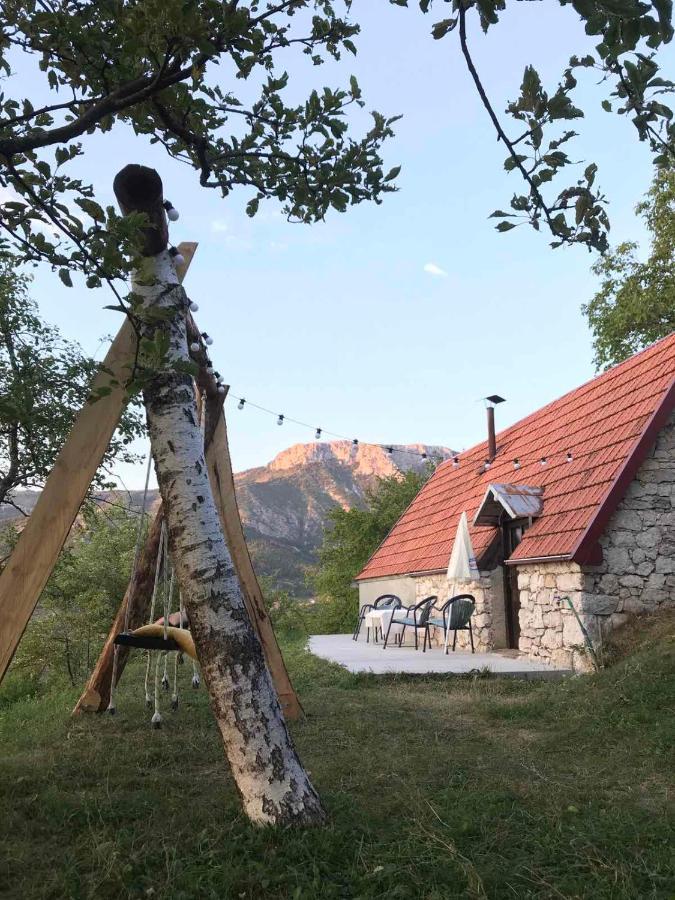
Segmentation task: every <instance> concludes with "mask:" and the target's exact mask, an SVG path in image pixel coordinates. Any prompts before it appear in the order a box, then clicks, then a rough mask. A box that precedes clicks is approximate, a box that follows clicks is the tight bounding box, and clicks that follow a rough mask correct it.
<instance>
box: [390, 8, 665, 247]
mask: <svg viewBox="0 0 675 900" xmlns="http://www.w3.org/2000/svg"><path fill="white" fill-rule="evenodd" d="M390 2H391V3H393V4H395V5H398V6H408V0H390ZM417 2H418V4H419V7H420V9H421V10H422V12H424V13H427V12H430V11H431V10H432V7H434V0H417ZM558 2H559V3H560V5H561V6H570V7H572V11H574V12H576V14H577V15H578V16H579V17H580V18H581V20H582V22H583V24H584V26H585V30H586V33H587V34H588V35H590V36H591V37H593V38H597V40H598V43H597V44H596V46H595V52H594V53H592V54H585V55H584V56H581V57H579V56H577V55H573V56H571V58H570V61H569V66H568V67H567V68H566V69H565V71H564V73H563V75H562V79H561V81H560V84H558V85H557V87H556V88H555V89H554V90H553V91H552V92H547V91H546V90H545V89H544V87H543V86H542V83H541V78H540V77H539V74H538V72H537V71H536V70H535V69H534V68H533V67H532V66H530V65H528V66H526V68H525V72H524V75H523V80H522V84H521V87H520V95H519V96H518V98H517V100H515V101H513V102H511V103H509V104H508V106H507V108H506V113H507V115H508V116H510V117H511V119H513V120H515V122H516V123H517V125H518V129H517V130H516V131H515V132H514V134H513V135H509V134H507V127H506V125H505V124H504V123H503V121H502V120H501V119H500V117H499V116H498V115H497V113H496V112H495V109H494V106H493V104H492V102H491V101H490V99H489V97H488V96H487V93H486V91H485V88H484V86H483V84H482V81H481V78H480V75H479V73H478V71H477V69H476V66H475V64H474V61H473V58H472V55H471V51H470V47H469V41H468V38H467V18H468V16H469V15H472V14H474V15H475V16H476V17H477V19H478V21H479V23H480V26H481V28H482V30H483V31H484V32H487V31H488V30H489V29H490V28H491V27H493V26H495V25H496V24H497V23H498V22H499V15H500V13H502V12H503V11H504V9H505V7H506V0H453V2H452V13H453V14H452V15H451V16H449V17H446V18H443V19H441V20H439V21H438V22H436V23H435V24H434V26H433V28H432V35H433V37H434V38H435V39H436V40H441V39H443V38H445V37H446V36H447V35H450V34H451V33H453V32H457V33H458V35H459V43H460V48H461V52H462V54H463V56H464V59H465V61H466V65H467V68H468V70H469V73H470V75H471V78H472V80H473V82H474V85H475V88H476V90H477V92H478V94H479V96H480V99H481V101H482V103H483V105H484V107H485V109H486V110H487V113H488V115H489V116H490V119H491V121H492V123H493V125H494V128H495V130H496V132H497V136H498V139H499V140H500V141H501V142H502V143H503V144H504V147H505V148H506V150H507V156H506V159H505V161H504V168H505V169H506V171H507V172H513V171H515V172H517V173H518V174H519V175H520V176H521V178H522V180H523V182H524V186H525V191H524V192H523V193H515V194H514V195H513V198H512V200H511V204H510V209H509V210H507V211H505V210H501V209H498V210H496V211H495V212H494V213H492V217H494V218H498V219H500V222H499V224H498V225H497V230H498V231H510V230H511V229H512V228H515V227H516V226H517V225H520V224H524V223H529V224H530V225H532V226H533V227H534V228H535V229H536V230H539V229H540V228H541V227H542V225H543V226H545V227H547V228H548V230H549V232H550V234H551V235H552V237H553V241H552V246H554V247H558V246H560V245H562V244H574V243H578V244H584V245H586V246H587V247H588V248H589V249H596V250H600V251H601V252H604V251H605V250H606V249H607V246H608V242H607V232H608V231H609V220H608V218H607V213H606V209H605V207H606V198H605V197H604V195H603V194H602V192H601V190H600V189H599V188H598V186H597V185H596V173H597V166H596V165H595V163H592V162H591V163H590V164H585V165H583V167H582V169H581V171H580V172H579V173H578V175H576V176H575V177H574V180H573V181H571V182H568V183H567V184H566V185H565V186H564V187H560V181H561V179H562V178H563V177H565V175H566V174H567V172H568V170H569V168H570V167H574V166H575V165H577V164H576V163H574V162H573V161H572V160H571V159H570V157H569V155H568V153H569V149H568V145H569V142H570V141H571V140H572V139H573V138H574V137H576V136H577V133H576V132H575V131H574V130H573V129H571V128H569V127H568V126H567V125H566V123H567V122H569V121H571V120H573V119H580V118H583V117H584V115H585V113H584V111H583V110H581V109H580V108H578V107H577V106H575V104H574V103H573V101H572V94H573V91H574V89H575V88H576V86H577V72H578V70H579V69H590V70H593V71H594V72H597V73H599V74H600V78H601V81H602V82H603V83H606V84H607V85H608V91H607V97H606V98H605V99H604V100H603V101H602V108H603V109H604V110H605V112H609V113H611V112H616V113H618V114H620V115H625V116H629V117H630V119H631V120H632V122H633V124H634V126H635V128H636V129H637V133H638V137H639V139H640V140H641V141H646V142H648V143H649V145H650V148H651V150H652V153H653V155H654V163H655V165H656V166H657V167H659V168H675V123H674V122H673V110H672V108H671V107H670V106H668V105H667V104H666V102H665V100H666V99H667V98H668V95H670V94H672V93H673V91H674V89H675V84H674V83H673V82H672V81H670V80H668V79H665V78H663V77H662V76H661V75H660V70H659V64H658V62H657V59H656V51H657V50H658V49H659V48H660V47H661V46H662V45H663V44H667V43H669V42H670V41H671V40H672V38H673V23H672V17H673V8H672V7H673V4H672V0H652V2H641V0H558ZM439 5H440V4H439V3H436V6H439ZM568 177H569V176H568Z"/></svg>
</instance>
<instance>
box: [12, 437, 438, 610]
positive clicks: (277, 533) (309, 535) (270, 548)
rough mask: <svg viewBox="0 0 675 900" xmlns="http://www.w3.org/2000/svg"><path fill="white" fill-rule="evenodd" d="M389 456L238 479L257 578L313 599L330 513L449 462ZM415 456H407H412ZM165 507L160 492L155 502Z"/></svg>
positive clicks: (306, 452) (309, 464)
mask: <svg viewBox="0 0 675 900" xmlns="http://www.w3.org/2000/svg"><path fill="white" fill-rule="evenodd" d="M394 447H395V448H396V450H397V451H399V452H395V453H392V454H390V453H389V452H388V451H387V448H386V447H383V446H380V445H378V444H359V445H358V446H354V445H353V444H352V442H351V441H332V442H317V443H313V444H295V445H294V446H292V447H289V448H288V449H287V450H283V451H282V452H281V453H279V454H278V456H276V457H275V458H274V459H273V460H272V461H271V462H270V463H269V464H268V465H267V466H259V467H257V468H255V469H247V470H246V471H244V472H239V473H238V474H235V486H236V491H237V500H238V503H239V508H240V511H241V516H242V520H243V522H244V528H245V531H246V537H247V539H248V541H249V546H250V549H251V555H252V557H253V561H254V564H255V568H256V571H257V573H258V574H259V575H260V576H263V577H265V576H267V577H272V578H274V581H275V583H276V584H278V585H279V586H280V587H284V588H287V589H288V590H290V591H292V592H294V593H296V594H299V595H302V594H306V593H307V588H306V586H305V578H304V570H305V567H306V566H308V565H312V564H313V563H314V562H315V561H316V551H317V549H318V547H319V545H320V544H321V539H322V534H323V527H324V524H325V522H326V515H327V513H328V511H329V510H330V509H331V508H332V507H333V506H335V505H339V506H342V507H344V508H346V509H348V508H351V507H352V506H360V505H362V504H363V502H364V498H365V492H366V490H367V489H368V488H369V487H371V486H373V485H374V484H375V482H376V480H377V478H378V477H379V478H384V477H387V476H390V475H393V474H394V473H396V472H403V471H407V470H410V469H414V470H416V471H422V469H423V468H424V466H425V465H426V464H427V463H426V461H425V460H424V459H423V458H422V456H421V454H422V453H426V454H427V455H428V457H429V459H432V458H434V457H436V458H438V459H448V458H449V457H450V456H451V455H452V451H451V450H450V449H448V448H447V447H433V446H427V445H425V444H408V445H405V446H403V445H394ZM406 451H408V452H406ZM38 496H39V494H38V492H37V491H19V492H17V493H16V494H15V496H14V501H15V502H16V504H17V505H18V506H20V507H21V508H22V509H24V510H25V511H26V512H28V513H30V511H31V510H32V508H33V507H34V505H35V503H36V502H37V498H38ZM97 496H99V497H100V498H101V499H102V500H104V501H108V502H112V503H120V504H130V505H131V506H132V507H135V508H139V507H140V505H141V502H142V498H143V492H142V491H131V492H130V493H128V494H127V493H126V492H118V491H113V492H103V493H100V494H98V495H97ZM156 502H158V494H157V491H153V492H151V496H150V503H151V504H154V503H156ZM20 519H21V516H20V515H19V514H18V513H17V512H16V510H15V509H13V508H12V507H10V506H0V525H2V524H3V523H9V522H11V521H16V522H17V523H19V520H20Z"/></svg>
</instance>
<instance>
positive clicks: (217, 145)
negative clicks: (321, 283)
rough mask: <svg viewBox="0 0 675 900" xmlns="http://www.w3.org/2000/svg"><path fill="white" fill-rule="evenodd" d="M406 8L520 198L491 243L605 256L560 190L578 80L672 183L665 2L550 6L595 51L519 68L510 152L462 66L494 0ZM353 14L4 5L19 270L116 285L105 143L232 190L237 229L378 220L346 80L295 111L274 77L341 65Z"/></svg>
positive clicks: (584, 213)
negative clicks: (468, 92) (269, 211)
mask: <svg viewBox="0 0 675 900" xmlns="http://www.w3.org/2000/svg"><path fill="white" fill-rule="evenodd" d="M409 2H410V3H411V5H412V3H413V2H414V3H415V4H416V5H418V6H419V8H420V10H421V11H422V12H423V13H433V12H435V11H436V10H438V9H439V7H441V6H442V10H443V13H444V14H446V13H447V12H448V11H449V12H450V15H449V16H447V15H446V17H445V18H442V19H440V20H438V21H436V22H435V23H434V24H433V26H432V35H433V37H434V38H435V39H438V40H441V39H447V38H449V37H450V36H451V35H453V34H454V33H456V34H458V39H459V51H460V52H461V54H462V56H463V58H464V60H465V62H466V65H467V68H468V71H469V73H470V76H471V78H472V80H473V83H474V85H475V87H476V90H477V94H478V97H479V99H480V102H481V103H482V104H483V105H484V107H485V109H486V111H487V113H488V115H489V117H490V119H491V121H492V123H493V125H494V127H495V129H496V133H497V136H498V138H499V140H500V141H501V142H502V144H503V145H504V147H505V148H506V150H507V153H508V155H507V158H506V161H505V164H504V167H505V169H506V170H507V172H516V173H517V174H518V175H519V176H520V178H521V179H522V180H523V182H524V185H525V192H524V193H523V192H516V193H515V194H514V196H513V198H512V200H511V204H510V209H508V210H507V211H504V210H496V211H495V212H494V213H493V216H496V217H497V218H499V219H500V221H499V223H498V225H497V228H498V230H500V231H508V230H510V229H512V228H513V227H515V226H516V225H519V224H524V223H529V224H530V225H532V226H533V227H534V228H536V229H539V228H541V227H544V228H546V229H547V230H548V231H549V233H550V234H551V235H552V238H553V240H552V243H553V245H554V246H559V245H561V244H568V243H581V244H584V245H587V246H588V247H589V248H596V249H599V250H604V249H606V247H607V230H608V228H609V221H608V218H607V213H606V208H605V207H606V201H605V198H604V196H603V195H602V193H601V191H600V189H599V188H598V186H597V179H596V174H597V167H596V165H595V163H593V162H590V163H588V164H586V165H584V166H583V168H582V170H581V171H580V172H579V173H576V176H575V178H574V180H573V181H572V182H571V183H568V184H567V185H565V186H563V187H562V188H561V187H560V186H559V185H558V182H559V180H560V178H561V177H562V174H563V172H564V171H566V170H567V169H568V168H569V167H573V166H574V163H573V162H572V158H571V157H570V156H569V155H568V153H569V142H570V141H571V140H572V139H573V138H574V136H575V132H574V131H573V130H571V129H570V128H569V127H568V124H569V122H570V121H572V120H578V119H580V118H582V117H583V115H584V110H582V109H580V108H579V107H578V106H576V105H575V103H574V102H573V99H572V96H573V91H574V88H575V86H576V84H577V77H578V72H579V70H583V69H591V70H592V71H593V72H594V73H597V74H598V75H599V76H600V78H601V79H602V80H604V81H605V82H606V83H607V97H606V99H605V100H604V101H603V106H604V108H605V110H607V111H608V112H612V111H614V112H617V113H619V114H622V115H626V116H630V118H631V119H632V121H633V123H634V124H635V127H636V129H637V133H638V136H639V138H640V140H644V141H647V142H648V143H649V145H650V146H651V148H652V150H653V152H654V157H655V163H656V164H657V165H659V166H671V165H672V164H673V161H674V153H675V150H674V146H673V145H674V137H675V124H673V117H672V110H671V108H670V107H669V106H667V105H666V103H665V100H666V99H667V95H668V94H670V93H672V91H673V83H672V82H671V81H669V80H667V79H665V78H663V77H662V75H661V73H660V71H659V64H658V59H657V52H658V50H659V49H660V48H661V47H662V45H663V44H665V43H668V42H669V41H671V39H672V36H673V27H672V3H671V0H652V2H643V0H558V2H559V3H560V5H561V6H563V7H569V8H570V13H574V14H576V15H577V16H578V17H579V18H580V19H581V21H582V22H583V24H584V26H585V29H586V32H587V33H588V34H589V35H591V36H592V37H594V38H597V41H598V43H597V45H596V51H595V53H593V54H588V53H584V54H583V55H578V54H574V53H572V55H571V56H570V62H569V66H568V67H567V68H566V70H565V71H564V73H563V74H562V78H561V81H560V83H559V84H558V85H557V86H554V87H553V88H548V89H547V88H545V87H544V86H543V84H542V82H541V78H540V76H539V74H538V73H537V72H536V71H535V69H534V68H533V67H532V66H530V65H526V66H525V70H524V76H523V80H522V86H521V91H520V95H519V97H518V98H517V99H516V100H514V101H513V102H512V103H510V104H509V105H508V108H507V115H508V116H510V117H511V118H512V119H513V120H514V121H515V123H516V125H517V126H518V129H517V131H516V132H515V133H513V134H512V135H509V134H507V128H506V126H505V124H504V123H503V122H502V120H501V118H500V116H499V115H498V114H497V112H496V111H495V108H494V104H493V103H492V102H491V101H490V99H489V97H488V96H487V93H486V91H485V89H484V87H483V84H482V82H481V78H480V73H479V72H478V70H477V68H476V65H475V62H474V60H473V57H472V52H471V47H472V44H473V42H474V41H475V40H476V38H475V37H474V36H473V35H472V33H471V29H472V23H475V24H476V25H477V26H480V27H481V28H482V29H483V31H485V32H488V31H489V30H490V29H492V28H494V27H495V26H497V25H498V23H499V19H500V15H501V14H502V13H503V12H504V10H505V8H506V0H453V2H452V4H451V5H450V6H449V7H448V5H447V4H443V5H441V4H440V3H439V2H438V0H389V3H390V4H392V5H395V6H407V5H409ZM386 5H387V4H386V0H382V7H383V10H384V7H385V6H386ZM352 8H353V4H352V0H278V2H271V0H267V2H265V0H225V2H223V0H144V2H142V3H139V2H132V0H22V2H18V0H1V2H0V11H1V13H2V21H3V33H2V40H1V41H0V70H2V71H3V72H4V74H5V75H6V76H7V77H6V79H5V81H4V84H3V91H4V92H3V93H2V94H0V185H1V186H3V187H4V188H6V189H9V190H10V191H11V192H12V193H11V196H10V198H9V199H7V200H6V201H5V202H4V203H3V204H2V216H1V217H0V232H2V234H3V235H4V239H5V240H7V241H9V242H10V243H11V244H12V245H13V246H14V247H15V248H17V249H19V250H20V251H21V252H22V254H23V255H24V257H25V258H26V259H28V260H31V261H34V262H36V261H45V262H47V263H49V264H51V265H52V266H53V267H55V268H56V269H58V271H59V274H60V277H61V278H62V280H63V281H64V282H65V283H66V284H70V283H71V274H70V273H71V270H73V269H79V270H81V271H83V272H85V274H86V278H87V284H88V285H89V286H90V287H97V286H99V285H100V284H101V282H102V281H104V280H109V281H110V280H112V279H114V278H115V277H116V276H119V275H124V274H126V273H127V272H128V270H129V268H130V265H131V259H132V257H133V255H134V248H135V247H136V240H137V235H138V228H139V226H140V225H141V224H142V223H141V221H140V219H142V217H140V218H139V217H138V216H132V217H127V218H126V219H123V218H122V217H120V216H119V215H118V214H117V213H116V212H115V210H114V209H113V208H112V207H109V208H107V209H103V208H102V207H101V205H100V204H99V203H98V202H97V201H96V199H95V196H94V189H93V187H92V185H91V184H87V183H85V182H84V181H82V179H81V178H80V177H79V176H78V170H77V159H78V157H80V156H81V155H82V154H83V153H84V152H85V142H86V138H87V136H89V135H91V134H93V133H95V132H110V131H111V130H112V129H113V128H115V127H118V126H120V125H123V126H126V127H130V128H131V129H133V131H134V132H135V133H136V134H138V135H142V136H144V137H146V138H147V139H148V140H150V141H151V142H153V143H158V144H161V145H162V146H163V147H164V148H165V149H166V152H167V153H168V155H169V156H170V157H171V158H172V159H174V160H176V161H180V162H182V163H185V164H187V165H189V166H191V167H193V168H194V169H195V170H196V172H197V175H198V179H199V183H200V185H202V186H203V187H205V188H211V189H214V190H217V191H218V192H219V193H220V194H222V195H223V196H228V195H229V194H230V193H231V192H232V190H233V189H234V188H235V187H242V188H243V189H244V191H245V194H246V196H247V211H248V213H249V214H250V215H254V214H255V212H256V211H257V209H258V205H259V203H260V202H261V201H262V200H264V199H268V198H274V199H276V200H277V201H279V202H280V203H281V205H282V207H283V209H284V211H285V213H286V215H287V216H288V217H289V219H292V220H296V221H301V222H313V221H315V220H317V219H321V218H322V217H324V216H325V215H326V213H327V212H328V210H330V209H335V210H339V211H343V210H345V209H346V208H347V207H348V206H349V205H350V204H355V203H360V202H362V201H363V200H373V201H375V202H376V203H379V202H381V200H382V198H383V196H384V195H385V194H386V193H387V192H389V191H392V190H395V184H396V177H397V175H398V171H399V169H398V167H393V168H391V169H387V168H385V167H384V166H383V161H382V156H381V151H382V145H383V143H384V142H385V141H386V140H387V139H388V138H390V137H391V136H392V135H393V125H394V123H395V121H396V118H397V117H396V116H395V115H389V116H386V115H383V114H381V113H378V112H373V113H372V122H371V127H370V128H369V129H367V130H366V131H365V133H364V134H362V135H360V136H358V137H354V136H353V135H352V134H351V132H352V131H353V127H350V119H349V110H350V107H359V106H363V104H364V100H363V99H362V97H361V90H360V87H359V85H358V83H357V81H356V79H355V78H354V77H351V78H350V79H349V81H348V83H347V84H345V85H344V86H342V87H335V88H331V87H327V86H326V87H324V88H323V89H315V90H313V91H312V92H311V93H310V95H309V97H308V98H307V99H306V100H305V101H304V102H302V103H293V102H290V100H289V99H288V98H289V93H290V90H289V76H288V74H287V71H286V69H285V68H284V67H283V60H284V59H286V58H287V57H288V54H289V52H290V51H292V50H298V51H299V52H302V53H304V54H306V55H307V57H308V58H309V59H310V60H311V62H312V63H314V64H315V65H317V66H318V65H319V64H320V63H321V62H322V61H324V60H325V59H327V58H333V59H340V57H341V56H342V55H343V54H345V53H347V54H354V53H355V52H356V43H355V41H356V40H357V37H358V33H359V25H358V23H357V22H355V21H354V20H353V19H352V18H351V13H352ZM354 9H357V7H356V5H354ZM573 49H574V48H570V50H573ZM584 49H586V48H584ZM521 64H522V63H521V62H519V63H518V65H521ZM33 69H36V70H39V72H41V73H42V77H43V83H42V85H41V87H40V89H36V90H35V93H34V95H32V96H26V93H25V91H24V90H23V84H24V83H25V80H24V79H22V78H21V77H16V76H20V75H21V74H22V73H24V72H27V71H33ZM554 183H555V184H556V187H554ZM548 192H550V194H549V193H548ZM120 303H122V298H120ZM122 307H123V308H126V307H124V304H123V303H122Z"/></svg>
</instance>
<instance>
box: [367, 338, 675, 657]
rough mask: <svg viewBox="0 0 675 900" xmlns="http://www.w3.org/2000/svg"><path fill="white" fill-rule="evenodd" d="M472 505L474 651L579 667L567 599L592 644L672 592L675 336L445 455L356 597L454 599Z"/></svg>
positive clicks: (580, 644) (579, 639)
mask: <svg viewBox="0 0 675 900" xmlns="http://www.w3.org/2000/svg"><path fill="white" fill-rule="evenodd" d="M493 399H494V400H497V401H498V400H500V399H501V398H493ZM490 413H491V415H490V416H489V421H493V420H494V419H493V413H492V410H490ZM464 511H465V512H466V513H467V516H468V519H469V522H470V533H471V539H472V542H473V547H474V551H475V554H476V561H477V567H478V577H477V579H476V581H474V582H471V583H467V585H466V590H467V592H469V593H472V594H473V595H474V596H475V598H476V610H475V613H474V619H473V622H474V636H475V638H477V646H476V649H481V650H494V649H500V648H513V649H516V650H519V651H520V652H522V653H524V654H527V655H528V656H531V657H535V658H537V657H538V658H544V659H547V660H549V661H550V662H551V663H552V664H554V665H557V666H561V667H570V666H572V667H575V668H579V669H583V668H587V667H588V664H589V661H588V656H587V653H586V651H585V650H584V637H583V634H582V631H581V628H580V626H579V622H578V621H577V618H576V616H575V615H574V613H573V612H572V611H571V610H570V608H569V605H568V602H567V599H566V598H569V599H570V600H571V601H572V604H573V606H574V609H575V611H576V612H577V614H578V615H579V617H580V619H581V621H582V622H583V624H584V626H585V628H586V629H587V631H588V633H589V635H590V637H591V640H592V641H593V642H597V641H599V640H602V638H603V636H607V635H608V633H609V631H610V630H611V628H613V627H614V626H616V625H618V624H622V623H624V622H626V621H627V620H628V618H629V617H630V616H631V615H632V614H634V613H639V612H646V611H654V610H656V609H658V608H659V607H660V606H661V605H662V604H664V603H668V602H673V599H675V333H674V334H671V335H670V336H669V337H667V338H664V339H663V340H661V341H659V342H658V343H656V344H653V345H652V346H651V347H648V348H647V349H646V350H643V351H642V352H641V353H638V354H636V355H635V356H633V357H631V358H630V359H628V360H626V361H625V362H623V363H621V364H620V365H618V366H615V367H614V368H613V369H610V370H608V371H607V372H604V373H603V374H602V375H599V376H598V377H596V378H595V379H593V380H592V381H590V382H588V383H587V384H584V385H582V386H581V387H579V388H577V389H576V390H574V391H571V392H570V393H568V394H566V395H565V396H563V397H561V398H560V399H559V400H556V401H554V402H553V403H550V404H548V405H547V406H545V407H543V408H542V409H540V410H538V411H537V412H535V413H533V414H532V415H530V416H528V417H527V418H525V419H523V420H522V421H520V422H517V423H516V424H515V425H513V426H511V427H510V428H507V429H505V430H504V431H502V432H500V433H498V434H496V435H495V434H494V431H493V432H492V434H491V435H490V436H489V438H488V441H486V442H484V443H482V444H479V445H478V446H476V447H473V448H472V449H471V450H468V451H466V452H464V453H462V454H461V455H458V456H456V457H455V458H454V459H452V460H448V461H447V462H444V463H442V464H441V465H440V466H439V467H438V469H437V470H436V472H435V473H434V475H433V477H432V478H431V479H430V480H429V482H428V483H427V484H426V485H425V487H424V488H423V489H422V490H421V491H420V493H419V494H418V496H417V497H416V498H415V500H414V501H413V503H412V504H411V505H410V506H409V507H408V509H407V510H406V512H405V513H404V514H403V515H402V516H401V518H400V519H399V521H398V522H397V523H396V525H395V526H394V528H393V529H392V531H391V532H390V533H389V535H388V536H387V538H386V539H385V540H384V542H383V543H382V544H381V546H380V547H379V548H378V550H377V551H376V552H375V553H374V554H373V556H372V557H371V558H370V560H369V561H368V563H367V564H366V566H365V567H364V569H363V571H362V572H361V573H360V574H359V575H358V577H357V582H358V586H359V596H360V601H361V603H362V604H363V603H366V602H371V601H372V600H373V599H374V598H375V597H377V596H378V595H380V594H383V593H394V594H397V595H398V596H399V597H401V600H402V601H403V603H404V604H406V605H408V604H410V603H413V602H415V601H416V600H421V599H423V598H424V597H426V596H428V595H430V594H436V595H438V597H439V601H441V602H442V601H443V600H445V599H447V597H448V596H449V593H448V592H449V587H448V582H447V576H446V571H447V566H448V560H449V557H450V552H451V550H452V546H453V541H454V538H455V532H456V529H457V524H458V521H459V518H460V515H461V513H462V512H464ZM462 590H464V588H463V589H462ZM466 637H467V635H466V633H460V634H459V635H458V646H460V645H461V646H462V647H464V646H466V644H467V640H466Z"/></svg>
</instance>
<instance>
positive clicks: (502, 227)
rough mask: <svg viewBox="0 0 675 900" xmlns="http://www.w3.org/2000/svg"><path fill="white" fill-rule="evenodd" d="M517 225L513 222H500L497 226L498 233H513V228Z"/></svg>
mask: <svg viewBox="0 0 675 900" xmlns="http://www.w3.org/2000/svg"><path fill="white" fill-rule="evenodd" d="M515 227H516V225H515V224H514V223H513V222H500V223H499V225H497V226H496V230H497V231H511V229H512V228H515Z"/></svg>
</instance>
